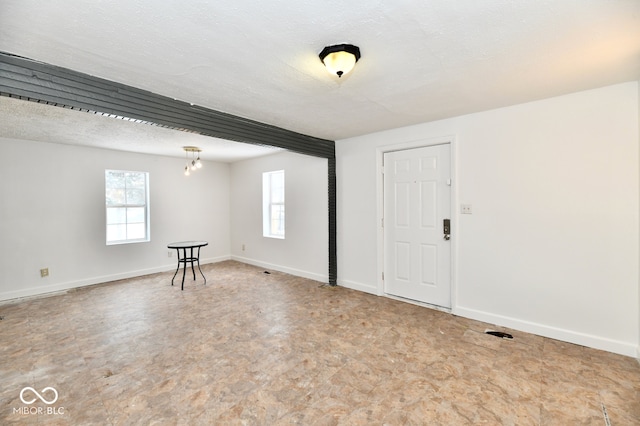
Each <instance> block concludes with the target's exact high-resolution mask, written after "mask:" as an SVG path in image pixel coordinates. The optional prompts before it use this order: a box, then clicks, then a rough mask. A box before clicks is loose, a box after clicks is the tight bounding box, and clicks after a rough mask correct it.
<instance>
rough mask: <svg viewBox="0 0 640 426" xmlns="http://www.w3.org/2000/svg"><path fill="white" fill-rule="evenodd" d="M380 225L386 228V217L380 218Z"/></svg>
mask: <svg viewBox="0 0 640 426" xmlns="http://www.w3.org/2000/svg"><path fill="white" fill-rule="evenodd" d="M380 226H382V227H383V228H384V217H383V218H382V219H381V220H380Z"/></svg>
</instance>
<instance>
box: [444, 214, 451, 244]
mask: <svg viewBox="0 0 640 426" xmlns="http://www.w3.org/2000/svg"><path fill="white" fill-rule="evenodd" d="M442 231H443V233H444V239H445V240H446V241H449V239H450V238H451V219H444V220H443V221H442Z"/></svg>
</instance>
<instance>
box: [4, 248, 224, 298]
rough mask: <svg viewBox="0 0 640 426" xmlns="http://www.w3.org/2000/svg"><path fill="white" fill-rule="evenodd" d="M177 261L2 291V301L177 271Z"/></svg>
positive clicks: (205, 261)
mask: <svg viewBox="0 0 640 426" xmlns="http://www.w3.org/2000/svg"><path fill="white" fill-rule="evenodd" d="M229 259H231V257H230V256H220V257H211V258H207V259H201V260H200V265H205V264H208V263H217V262H222V261H224V260H229ZM176 267H177V263H172V264H171V265H162V266H157V267H154V268H147V269H138V270H135V271H128V272H121V273H118V274H110V275H102V276H97V277H91V278H85V279H81V280H77V281H67V282H63V283H55V284H51V285H43V286H37V287H29V288H25V289H20V290H13V291H5V292H2V293H0V302H12V301H15V299H24V298H27V297H36V296H46V295H51V294H56V293H63V292H65V291H68V290H73V289H76V288H80V287H87V286H91V285H96V284H104V283H108V282H111V281H118V280H124V279H127V278H135V277H141V276H144V275H150V274H156V273H159V272H169V271H175V270H176Z"/></svg>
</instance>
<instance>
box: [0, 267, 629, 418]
mask: <svg viewBox="0 0 640 426" xmlns="http://www.w3.org/2000/svg"><path fill="white" fill-rule="evenodd" d="M203 270H204V272H205V274H206V276H207V277H208V281H207V285H206V286H205V285H203V282H202V278H201V277H200V279H199V280H197V281H195V282H194V281H192V280H191V279H189V277H187V278H188V280H187V282H185V290H184V291H183V292H181V291H180V287H179V285H176V286H174V287H171V286H170V280H171V276H172V273H163V274H156V275H151V276H145V277H141V278H136V279H129V280H123V281H118V282H114V283H109V284H104V285H98V286H93V287H88V288H84V289H80V290H76V291H71V292H69V293H66V294H60V295H54V296H50V297H43V298H37V299H31V300H25V301H21V302H19V303H13V304H11V303H9V304H7V303H5V304H3V305H0V316H2V318H3V319H2V320H0V360H1V361H0V380H1V388H0V410H1V411H0V424H3V425H4V424H13V423H16V424H70V425H84V424H98V425H120V424H124V425H139V424H141V425H142V424H184V425H187V424H188V425H197V424H203V425H204V424H206V425H209V424H220V425H232V424H249V425H254V424H257V425H279V424H303V425H334V424H344V425H376V424H378V425H382V424H389V425H466V424H487V425H501V424H504V425H515V424H517V425H578V424H579V425H582V424H585V425H607V424H611V425H614V426H618V425H638V424H640V364H639V363H638V362H637V360H635V359H633V358H629V357H624V356H619V355H614V354H611V353H607V352H602V351H598V350H593V349H588V348H584V347H581V346H576V345H572V344H568V343H562V342H558V341H555V340H551V339H546V338H542V337H539V336H535V335H531V334H526V333H521V332H516V331H512V330H505V331H508V332H510V333H512V334H513V336H514V339H513V340H507V339H500V338H497V337H493V336H489V335H487V334H484V331H485V330H486V329H487V328H492V329H499V328H497V327H494V326H491V325H489V324H485V323H480V322H477V321H471V320H467V319H464V318H459V317H455V316H453V315H449V314H446V313H442V312H438V311H434V310H431V309H427V308H422V307H418V306H414V305H411V304H407V303H402V302H398V301H394V300H391V299H388V298H384V297H376V296H372V295H368V294H363V293H359V292H356V291H352V290H349V289H345V288H340V287H337V288H336V287H333V288H332V287H327V286H322V285H320V283H317V282H314V281H310V280H306V279H302V278H297V277H293V276H289V275H286V274H282V273H276V272H273V273H272V274H265V273H264V271H263V270H262V269H259V268H255V267H252V266H248V265H244V264H241V263H237V262H231V261H229V262H222V263H218V264H214V265H206V266H205V267H203ZM26 387H31V388H33V390H34V391H36V392H37V393H38V395H40V396H41V397H42V399H44V400H46V401H47V402H52V403H51V404H49V405H47V404H46V403H45V402H43V401H42V400H41V399H39V398H38V395H36V394H35V393H34V392H33V391H32V390H30V389H25V388H26ZM47 387H50V388H53V389H55V391H54V390H52V389H47V390H45V389H46V388H47ZM21 392H22V399H24V400H25V401H26V402H30V401H31V400H33V399H35V402H33V403H31V404H25V403H24V402H23V401H22V400H21V398H20V397H21ZM54 392H57V394H58V399H57V400H56V401H55V402H53V400H54V399H55V393H54ZM38 411H40V412H38ZM605 412H606V415H605ZM607 422H608V423H607Z"/></svg>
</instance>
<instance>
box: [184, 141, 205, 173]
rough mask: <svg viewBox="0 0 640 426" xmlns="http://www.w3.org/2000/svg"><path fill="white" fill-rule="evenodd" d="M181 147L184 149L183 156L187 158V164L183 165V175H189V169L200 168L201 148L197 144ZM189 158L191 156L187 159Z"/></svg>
mask: <svg viewBox="0 0 640 426" xmlns="http://www.w3.org/2000/svg"><path fill="white" fill-rule="evenodd" d="M182 149H184V156H185V158H186V159H187V165H186V166H184V175H185V176H189V175H190V174H191V172H190V170H197V169H201V168H202V162H201V161H200V152H202V150H201V149H200V148H198V147H197V146H183V147H182ZM196 156H197V158H196ZM189 158H191V161H189Z"/></svg>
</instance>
